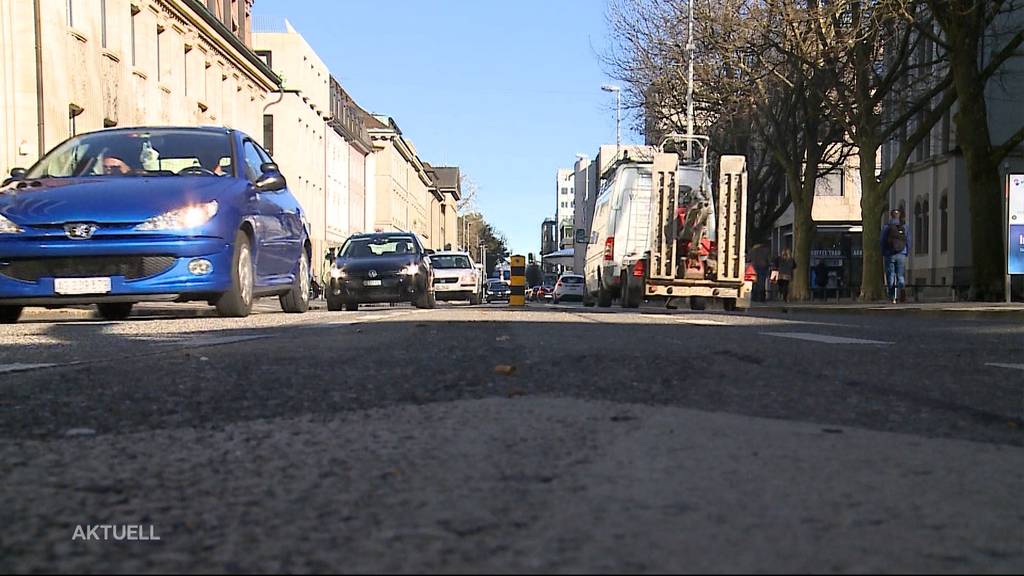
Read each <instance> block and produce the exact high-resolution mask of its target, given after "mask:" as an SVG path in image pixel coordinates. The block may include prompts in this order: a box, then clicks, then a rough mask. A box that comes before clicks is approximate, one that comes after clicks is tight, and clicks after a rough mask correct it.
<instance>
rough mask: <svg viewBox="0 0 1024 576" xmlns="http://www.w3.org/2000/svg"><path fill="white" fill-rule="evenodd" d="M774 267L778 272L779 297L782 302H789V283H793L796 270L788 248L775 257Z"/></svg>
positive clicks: (794, 261) (791, 253)
mask: <svg viewBox="0 0 1024 576" xmlns="http://www.w3.org/2000/svg"><path fill="white" fill-rule="evenodd" d="M774 267H775V271H776V272H778V286H779V295H780V296H782V301H783V302H789V283H790V282H792V281H793V273H794V272H795V271H796V268H797V265H796V260H795V259H793V252H792V251H791V250H790V249H789V248H786V249H785V250H783V251H782V255H781V256H776V257H775V262H774Z"/></svg>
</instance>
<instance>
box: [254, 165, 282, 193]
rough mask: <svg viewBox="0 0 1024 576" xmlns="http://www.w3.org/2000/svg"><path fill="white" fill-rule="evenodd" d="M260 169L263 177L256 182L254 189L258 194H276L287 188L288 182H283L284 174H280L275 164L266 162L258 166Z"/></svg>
mask: <svg viewBox="0 0 1024 576" xmlns="http://www.w3.org/2000/svg"><path fill="white" fill-rule="evenodd" d="M260 169H261V170H263V175H262V176H260V177H259V179H258V180H256V189H257V190H259V191H260V192H277V191H279V190H284V189H285V188H287V187H288V181H287V180H285V178H284V174H281V169H280V168H278V166H277V164H274V163H272V162H267V163H266V164H264V165H262V166H260Z"/></svg>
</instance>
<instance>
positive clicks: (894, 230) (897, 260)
mask: <svg viewBox="0 0 1024 576" xmlns="http://www.w3.org/2000/svg"><path fill="white" fill-rule="evenodd" d="M901 216H902V214H901V213H900V211H899V210H893V211H892V212H890V213H889V223H888V224H886V225H885V228H883V229H882V258H883V259H884V260H885V285H886V288H887V293H886V298H888V299H891V300H892V303H893V304H896V303H898V302H905V301H906V299H907V295H906V288H907V257H908V256H909V255H910V231H909V230H908V229H907V225H906V224H905V223H904V222H903V219H902V218H901Z"/></svg>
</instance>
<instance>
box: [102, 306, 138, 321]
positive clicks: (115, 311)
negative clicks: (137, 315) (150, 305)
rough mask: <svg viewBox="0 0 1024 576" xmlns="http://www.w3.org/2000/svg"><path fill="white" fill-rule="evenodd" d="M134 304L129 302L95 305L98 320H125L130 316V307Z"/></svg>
mask: <svg viewBox="0 0 1024 576" xmlns="http://www.w3.org/2000/svg"><path fill="white" fill-rule="evenodd" d="M133 306H135V304H133V303H131V302H123V303H122V302H118V303H114V304H97V305H96V308H97V309H98V310H99V313H100V318H103V319H104V320H127V319H128V317H129V316H131V314H132V307H133Z"/></svg>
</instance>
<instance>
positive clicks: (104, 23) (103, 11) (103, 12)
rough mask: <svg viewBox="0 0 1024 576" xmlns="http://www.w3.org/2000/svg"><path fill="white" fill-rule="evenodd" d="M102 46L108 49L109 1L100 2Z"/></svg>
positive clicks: (101, 0) (102, 0)
mask: <svg viewBox="0 0 1024 576" xmlns="http://www.w3.org/2000/svg"><path fill="white" fill-rule="evenodd" d="M100 46H102V47H103V48H106V47H107V0H100Z"/></svg>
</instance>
